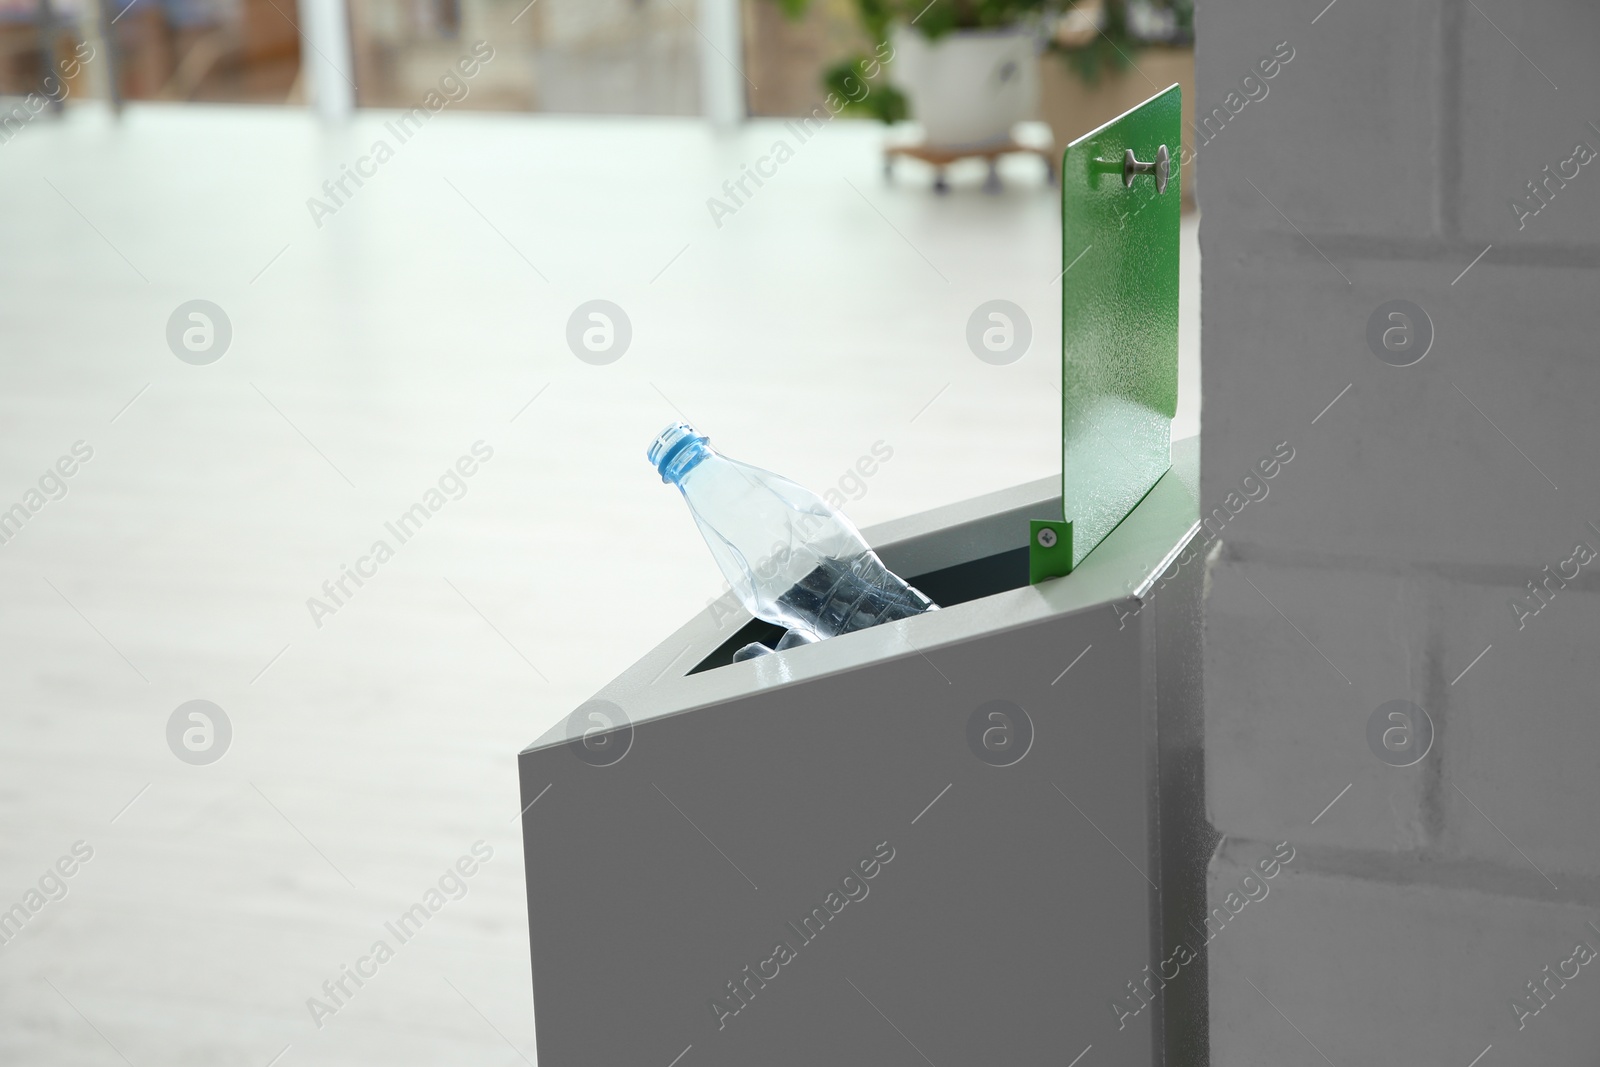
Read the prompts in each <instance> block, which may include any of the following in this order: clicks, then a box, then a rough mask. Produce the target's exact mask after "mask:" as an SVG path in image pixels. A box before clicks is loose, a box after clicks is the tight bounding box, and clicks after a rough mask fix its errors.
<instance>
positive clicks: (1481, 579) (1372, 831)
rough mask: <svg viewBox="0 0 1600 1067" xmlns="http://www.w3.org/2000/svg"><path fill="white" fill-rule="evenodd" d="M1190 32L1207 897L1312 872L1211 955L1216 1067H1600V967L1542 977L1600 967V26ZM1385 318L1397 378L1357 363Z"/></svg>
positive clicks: (1214, 18) (1487, 3) (1265, 15)
mask: <svg viewBox="0 0 1600 1067" xmlns="http://www.w3.org/2000/svg"><path fill="white" fill-rule="evenodd" d="M1196 32H1197V39H1198V52H1197V56H1198V74H1197V81H1198V85H1197V92H1198V100H1197V106H1196V111H1197V114H1199V115H1205V114H1208V113H1211V112H1212V111H1213V108H1214V107H1221V108H1223V111H1224V113H1225V114H1227V115H1228V118H1227V121H1226V122H1225V123H1221V124H1220V125H1219V129H1220V132H1218V130H1205V131H1201V134H1200V135H1196V142H1199V141H1200V140H1201V138H1202V137H1207V138H1208V139H1207V140H1205V141H1204V143H1201V144H1200V146H1199V153H1198V154H1199V156H1200V157H1202V158H1204V159H1205V160H1206V164H1205V166H1204V168H1203V173H1201V174H1200V175H1199V183H1198V199H1199V204H1200V208H1201V223H1200V242H1201V253H1202V259H1203V268H1202V345H1203V361H1202V375H1203V381H1202V391H1203V418H1202V442H1203V450H1202V456H1203V464H1202V478H1201V483H1202V496H1201V506H1202V511H1203V512H1205V513H1206V514H1208V515H1209V516H1211V526H1210V529H1209V530H1208V533H1207V535H1206V536H1209V537H1210V538H1212V545H1211V549H1210V551H1209V553H1208V555H1207V557H1206V564H1205V565H1206V568H1207V570H1206V594H1205V664H1204V669H1205V682H1204V688H1205V701H1206V737H1205V750H1206V760H1205V763H1206V792H1207V813H1208V817H1209V819H1210V820H1211V822H1212V824H1213V826H1214V828H1215V829H1216V830H1217V831H1218V832H1220V833H1221V834H1223V835H1224V844H1223V846H1222V847H1221V849H1220V850H1219V851H1218V853H1217V854H1216V856H1215V857H1214V858H1213V860H1212V864H1211V896H1212V904H1213V905H1214V906H1220V907H1223V908H1224V909H1225V910H1226V908H1227V902H1228V894H1229V893H1230V892H1233V891H1234V890H1235V889H1236V887H1237V886H1238V884H1239V880H1240V879H1241V878H1242V877H1243V876H1244V875H1245V874H1247V873H1248V866H1249V863H1250V862H1252V860H1251V858H1250V857H1253V856H1254V855H1255V854H1257V853H1259V852H1261V851H1262V850H1263V849H1267V850H1270V849H1271V848H1272V846H1273V845H1275V844H1277V843H1278V842H1285V841H1286V842H1290V843H1291V844H1292V846H1293V847H1295V848H1296V849H1298V850H1299V854H1298V858H1297V860H1296V861H1295V862H1294V863H1292V864H1290V865H1288V867H1287V868H1286V872H1285V874H1284V875H1283V876H1282V877H1280V878H1278V879H1277V880H1276V881H1275V882H1273V883H1272V893H1271V895H1270V896H1269V897H1268V898H1266V899H1264V900H1263V901H1261V902H1259V903H1256V902H1252V903H1250V904H1249V905H1248V906H1247V907H1245V908H1244V909H1243V910H1242V912H1240V913H1239V914H1238V915H1237V916H1236V917H1235V918H1234V920H1233V921H1232V922H1231V923H1230V924H1229V926H1228V928H1227V931H1226V932H1225V933H1223V934H1220V935H1218V936H1217V937H1216V938H1215V940H1214V941H1213V942H1211V943H1210V945H1209V946H1208V948H1207V952H1208V962H1209V986H1210V1008H1209V1011H1210V1018H1211V1059H1212V1062H1213V1063H1216V1064H1219V1065H1220V1064H1228V1065H1230V1067H1231V1065H1235V1064H1282V1063H1295V1062H1317V1063H1321V1062H1323V1058H1322V1055H1319V1053H1321V1054H1323V1055H1325V1056H1326V1057H1327V1058H1329V1059H1331V1061H1332V1062H1334V1063H1337V1064H1340V1065H1343V1064H1345V1063H1359V1062H1432V1063H1446V1064H1459V1065H1460V1067H1467V1065H1468V1064H1470V1063H1473V1062H1474V1058H1475V1057H1479V1056H1480V1055H1481V1056H1482V1057H1483V1058H1482V1059H1481V1061H1479V1064H1478V1067H1493V1065H1496V1064H1502V1063H1505V1064H1510V1063H1527V1064H1568V1063H1573V1064H1578V1063H1594V1062H1597V1061H1600V1012H1597V1011H1595V1010H1594V1006H1595V1004H1597V1003H1600V1000H1597V999H1596V998H1600V968H1594V967H1591V966H1588V965H1585V964H1572V965H1571V966H1576V967H1578V974H1577V976H1576V977H1568V978H1567V979H1566V980H1565V983H1564V984H1563V985H1561V986H1560V987H1559V989H1558V990H1555V992H1554V993H1552V992H1551V991H1550V990H1551V989H1555V983H1557V982H1561V981H1562V980H1561V979H1560V978H1559V977H1558V978H1555V979H1551V978H1549V977H1548V974H1549V973H1550V972H1544V971H1542V968H1544V967H1545V966H1546V965H1549V966H1550V967H1551V968H1554V969H1557V971H1558V972H1559V969H1560V968H1561V967H1563V966H1566V964H1565V961H1567V960H1568V959H1570V958H1572V957H1573V953H1574V948H1575V945H1576V944H1577V943H1578V942H1580V941H1582V942H1585V943H1586V944H1587V945H1588V946H1592V948H1593V949H1594V950H1597V951H1600V928H1597V927H1600V825H1597V822H1600V821H1597V820H1596V818H1595V816H1594V813H1595V812H1596V811H1597V810H1600V774H1597V773H1596V768H1597V766H1600V758H1597V757H1600V655H1597V653H1600V464H1597V463H1596V462H1595V457H1596V456H1597V455H1600V420H1597V419H1596V418H1595V416H1594V414H1593V412H1592V409H1593V408H1594V406H1595V404H1596V400H1597V398H1600V155H1595V156H1594V158H1588V157H1589V155H1590V153H1600V66H1597V65H1596V64H1595V62H1594V59H1593V51H1594V48H1595V46H1596V45H1597V44H1600V8H1596V7H1595V6H1594V5H1592V4H1588V3H1580V2H1578V0H1560V2H1557V0H1537V2H1534V3H1529V4H1522V5H1516V4H1511V3H1508V2H1506V0H1492V2H1491V0H1419V2H1416V3H1406V4H1388V3H1379V2H1377V0H1335V2H1334V3H1333V4H1331V5H1329V4H1327V3H1326V0H1313V2H1312V3H1310V4H1305V5H1301V4H1296V5H1283V4H1279V3H1273V2H1268V0H1210V2H1209V3H1205V4H1202V5H1200V6H1199V8H1198V15H1197V27H1196ZM1286 47H1287V48H1290V49H1292V50H1293V58H1292V59H1291V60H1289V61H1288V62H1286V63H1281V65H1280V68H1279V69H1278V70H1277V71H1276V73H1275V75H1274V77H1272V78H1271V79H1270V80H1265V81H1263V82H1261V84H1263V85H1265V87H1266V92H1265V93H1264V94H1263V93H1262V92H1261V90H1260V89H1259V88H1258V87H1257V85H1256V83H1255V82H1254V81H1253V82H1252V83H1250V84H1248V85H1246V84H1244V82H1243V78H1244V76H1245V75H1247V74H1251V72H1252V70H1253V69H1257V65H1258V63H1259V62H1260V60H1261V59H1262V58H1263V57H1270V56H1273V55H1274V54H1275V53H1281V52H1282V51H1283V50H1284V49H1285V48H1286ZM1246 91H1249V92H1250V93H1253V94H1254V96H1255V97H1256V98H1251V99H1248V100H1246V102H1244V103H1243V104H1242V105H1240V103H1239V101H1240V100H1241V99H1243V98H1244V96H1245V93H1246ZM1234 92H1238V93H1239V94H1240V96H1238V97H1234V98H1233V99H1232V101H1231V104H1232V106H1230V100H1229V96H1228V94H1230V93H1234ZM1190 133H1191V135H1194V134H1195V131H1192V130H1191V131H1190ZM1569 161H1570V162H1569ZM1547 166H1548V167H1549V170H1546V169H1545V168H1546V167H1547ZM1529 182H1534V183H1536V185H1537V193H1538V196H1537V198H1536V195H1535V190H1530V188H1529V186H1528V183H1529ZM1519 204H1520V205H1521V206H1520V207H1519V206H1518V205H1519ZM1535 207H1536V208H1537V209H1538V210H1537V211H1536V212H1535V211H1534V210H1533V208H1535ZM1396 300H1404V301H1409V302H1411V303H1413V304H1415V305H1417V306H1418V307H1420V308H1421V309H1422V311H1423V312H1424V313H1425V316H1426V323H1425V324H1424V323H1412V324H1411V326H1412V329H1413V330H1414V331H1420V328H1422V327H1423V326H1424V325H1426V326H1427V328H1428V332H1429V333H1431V337H1432V340H1431V345H1430V346H1429V347H1428V348H1427V354H1426V355H1425V356H1424V357H1422V358H1421V359H1420V360H1419V361H1417V362H1414V363H1411V364H1410V365H1406V366H1399V365H1395V364H1397V363H1404V362H1405V361H1406V360H1405V358H1404V357H1402V356H1398V355H1396V354H1394V353H1389V352H1383V353H1382V354H1383V355H1384V356H1386V358H1380V352H1378V351H1375V350H1374V349H1373V348H1372V347H1371V346H1370V344H1369V340H1368V333H1369V320H1371V319H1373V317H1374V313H1375V312H1377V311H1378V309H1379V308H1380V306H1382V305H1384V304H1386V303H1388V302H1390V301H1396ZM1380 332H1381V330H1380ZM1415 335H1416V334H1414V336H1415ZM1379 349H1380V351H1381V349H1382V346H1381V345H1380V346H1379ZM1412 354H1413V355H1415V350H1413V352H1412ZM1284 450H1291V451H1292V453H1293V458H1292V459H1288V460H1287V461H1280V462H1278V463H1277V464H1276V468H1275V470H1274V473H1273V476H1272V477H1270V478H1267V477H1264V476H1263V475H1262V474H1261V473H1260V464H1261V462H1262V460H1263V458H1264V457H1271V456H1274V455H1275V454H1281V453H1282V452H1283V451H1284ZM1580 546H1581V547H1580ZM1591 556H1592V558H1590V557H1591ZM1530 583H1532V584H1531V585H1530ZM1396 700H1403V701H1408V702H1411V703H1413V704H1415V705H1417V706H1419V707H1420V708H1422V709H1423V710H1424V711H1425V712H1426V716H1427V722H1428V723H1429V724H1430V725H1431V742H1430V746H1429V748H1428V750H1427V753H1426V755H1425V756H1422V757H1421V758H1420V759H1418V760H1416V762H1414V763H1410V764H1409V765H1405V766H1399V765H1396V764H1397V763H1401V762H1404V759H1403V758H1402V757H1400V756H1397V755H1396V754H1394V753H1393V752H1390V753H1389V754H1388V757H1387V760H1386V759H1385V758H1381V757H1380V754H1379V753H1380V751H1381V749H1382V745H1381V742H1379V743H1378V744H1377V746H1376V747H1375V746H1374V744H1373V743H1372V742H1370V741H1369V731H1368V724H1369V720H1370V719H1372V718H1373V716H1374V713H1375V712H1376V711H1377V710H1378V709H1379V707H1380V706H1382V705H1385V704H1386V703H1388V702H1390V701H1396ZM1385 722H1387V720H1385ZM1408 725H1411V724H1409V723H1408ZM1378 733H1379V734H1380V735H1382V726H1380V728H1379V730H1378ZM1401 736H1404V735H1403V734H1402V735H1401ZM1412 736H1415V734H1413V735H1412ZM1235 900H1237V897H1235ZM1591 922H1592V923H1594V924H1595V926H1592V927H1591V926H1589V925H1587V924H1589V923H1591ZM1535 979H1538V980H1542V981H1546V982H1550V983H1551V986H1550V988H1549V989H1547V990H1546V992H1545V993H1543V994H1542V996H1544V997H1546V998H1548V1004H1546V1005H1545V1006H1543V1008H1542V1010H1541V1011H1540V1012H1539V1013H1538V1014H1537V1015H1536V1016H1535V1015H1526V1014H1519V1012H1518V1009H1517V1008H1516V1007H1515V1005H1516V1004H1518V1003H1522V1004H1524V1005H1525V1006H1539V1005H1541V1004H1544V1001H1541V1000H1538V999H1533V996H1534V995H1533V994H1532V993H1531V992H1530V991H1529V990H1528V989H1527V986H1526V983H1528V982H1529V981H1530V980H1535ZM1269 998H1270V1000H1269ZM1524 1010H1528V1009H1527V1008H1526V1007H1525V1009H1524ZM1288 1020H1292V1021H1293V1025H1289V1024H1288ZM1297 1028H1298V1029H1297ZM1301 1031H1303V1032H1301ZM1313 1044H1314V1045H1315V1049H1316V1050H1315V1051H1314V1050H1313V1047H1312V1046H1313ZM1490 1046H1493V1047H1492V1049H1491V1048H1490ZM1486 1050H1488V1051H1486Z"/></svg>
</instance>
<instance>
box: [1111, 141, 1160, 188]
mask: <svg viewBox="0 0 1600 1067" xmlns="http://www.w3.org/2000/svg"><path fill="white" fill-rule="evenodd" d="M1136 174H1154V175H1155V176H1156V195H1158V196H1159V195H1161V194H1162V193H1165V192H1166V191H1167V179H1168V178H1169V177H1170V176H1171V174H1172V155H1171V153H1169V152H1168V151H1167V146H1166V145H1162V146H1161V147H1160V148H1158V149H1156V159H1155V162H1154V163H1141V162H1139V160H1138V159H1136V158H1134V154H1133V149H1131V148H1130V149H1128V150H1127V151H1126V152H1124V153H1123V156H1122V184H1123V187H1124V188H1128V189H1131V188H1133V178H1134V175H1136Z"/></svg>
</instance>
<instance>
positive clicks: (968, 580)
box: [689, 545, 1028, 674]
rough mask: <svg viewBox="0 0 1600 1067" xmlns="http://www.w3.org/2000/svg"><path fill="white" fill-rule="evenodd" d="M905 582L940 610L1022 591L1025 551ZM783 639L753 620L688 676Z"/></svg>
mask: <svg viewBox="0 0 1600 1067" xmlns="http://www.w3.org/2000/svg"><path fill="white" fill-rule="evenodd" d="M906 581H908V582H910V583H911V584H912V585H914V586H916V587H917V588H918V589H920V590H922V591H923V592H924V593H926V594H927V595H928V596H929V597H930V598H931V599H932V600H933V602H934V603H935V604H938V605H939V606H940V607H941V608H949V607H954V606H955V605H957V604H965V603H966V602H967V601H969V600H980V599H982V598H983V597H986V596H993V595H994V594H996V593H1004V592H1007V591H1009V590H1012V589H1021V588H1023V587H1024V586H1026V585H1027V584H1028V547H1027V546H1026V545H1024V546H1022V547H1021V548H1012V549H1007V550H1006V551H1004V552H997V553H995V554H994V555H992V556H984V557H983V558H982V559H974V560H968V561H967V562H966V563H957V564H956V565H954V566H952V567H943V568H941V569H939V570H936V571H929V572H928V573H927V574H918V575H915V576H912V577H908V578H907V579H906ZM782 636H783V628H782V627H779V626H774V625H773V624H772V623H770V622H767V621H765V620H763V619H752V620H750V622H748V623H746V624H745V625H744V626H742V627H740V628H739V630H738V631H737V632H736V633H735V634H734V635H733V636H732V637H730V638H728V639H727V640H726V641H724V642H722V644H720V645H718V646H717V648H716V651H714V652H712V653H711V655H709V656H707V657H706V658H705V659H703V660H701V661H700V662H699V663H697V664H695V666H694V668H693V669H692V670H690V671H689V673H690V674H699V673H700V672H701V671H709V670H713V669H715V668H717V667H726V666H728V665H729V664H731V663H732V662H733V654H734V653H735V652H737V651H739V649H741V648H743V647H744V646H745V645H748V644H749V643H750V642H752V641H759V642H761V643H762V644H763V645H766V646H767V647H768V648H773V647H775V646H776V645H777V643H778V639H779V638H780V637H782Z"/></svg>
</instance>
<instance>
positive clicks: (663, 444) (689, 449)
mask: <svg viewBox="0 0 1600 1067" xmlns="http://www.w3.org/2000/svg"><path fill="white" fill-rule="evenodd" d="M710 440H711V438H709V437H707V436H706V435H705V434H703V433H700V432H699V431H698V430H696V429H695V428H694V427H693V426H690V425H689V424H688V423H686V422H675V423H673V424H672V425H671V426H668V427H667V428H666V429H665V430H662V431H661V432H660V433H658V434H656V439H655V440H654V441H652V442H650V448H649V450H648V451H646V452H645V458H646V459H648V460H649V461H650V463H651V465H652V466H653V467H655V469H656V471H657V472H658V473H659V474H660V475H661V480H662V481H663V482H669V483H671V484H673V485H676V484H677V483H678V482H679V481H680V480H681V479H682V478H683V476H684V475H685V474H688V473H689V470H690V468H692V467H694V466H695V465H696V464H697V463H699V462H700V461H701V460H702V459H704V458H705V457H706V455H707V454H708V453H709V451H710V449H708V448H707V447H706V445H707V444H708V443H709V442H710Z"/></svg>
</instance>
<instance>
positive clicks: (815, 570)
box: [646, 422, 938, 658]
mask: <svg viewBox="0 0 1600 1067" xmlns="http://www.w3.org/2000/svg"><path fill="white" fill-rule="evenodd" d="M646 456H647V458H648V459H649V460H650V462H651V464H653V465H654V466H655V468H656V470H657V472H659V473H660V475H661V480H662V481H664V482H667V483H670V484H672V485H676V486H677V487H678V490H679V491H680V492H681V493H683V499H684V502H685V503H687V504H688V505H689V511H690V513H691V514H692V515H693V516H694V521H695V524H696V525H697V526H699V527H700V534H701V536H702V537H704V538H705V541H706V546H707V547H708V548H710V549H711V555H712V558H714V559H715V560H716V561H717V566H718V567H719V568H721V570H722V575H723V577H725V578H726V579H727V580H728V584H729V585H730V586H732V587H733V590H734V592H735V594H737V595H738V597H739V600H740V602H741V603H742V604H744V606H745V610H747V611H749V612H750V614H752V615H754V616H756V617H757V618H759V619H765V620H766V621H768V622H770V623H773V624H775V625H777V626H782V627H784V628H786V629H788V630H791V631H796V630H798V631H802V634H801V635H800V636H798V637H796V638H795V640H794V641H793V642H792V643H794V644H800V643H806V642H805V638H806V637H812V638H815V639H820V638H828V637H834V636H836V635H838V634H845V633H851V632H852V631H855V630H864V629H866V628H867V627H869V626H876V625H878V624H879V623H884V622H892V621H894V620H896V619H907V618H910V617H911V616H913V615H920V614H922V613H923V612H925V611H935V610H937V609H938V605H937V604H935V603H934V602H933V601H931V600H929V599H928V598H927V597H926V596H924V595H922V593H920V592H918V591H917V590H916V589H914V588H913V587H911V586H910V585H907V584H906V583H905V582H904V581H902V580H901V579H900V578H899V577H898V576H897V575H895V574H894V573H893V572H892V571H890V570H889V568H887V567H885V566H884V565H883V561H882V560H880V559H879V558H878V555H877V553H875V552H873V551H872V549H871V548H869V547H868V546H867V542H866V540H865V539H864V538H863V537H862V536H861V533H860V531H858V530H857V529H856V528H855V526H853V525H852V524H851V522H850V520H849V519H847V518H845V517H844V516H843V515H842V514H840V513H839V512H837V511H835V510H834V509H833V508H832V507H830V506H829V505H828V504H827V503H825V502H824V501H823V500H822V498H821V497H819V496H817V494H815V493H813V492H811V490H809V489H806V488H804V487H803V486H799V485H796V484H795V483H794V482H791V481H789V480H788V479H787V478H783V477H780V476H778V475H776V474H773V473H772V472H771V471H765V470H762V469H761V468H760V467H752V466H750V465H749V464H748V463H740V462H738V461H737V460H732V459H729V458H727V457H726V456H723V455H721V454H720V453H718V452H717V451H716V450H715V449H713V448H712V447H711V446H710V439H709V438H707V437H706V436H705V435H704V434H701V433H698V432H696V431H695V429H694V428H693V427H692V426H689V425H688V424H687V423H682V422H677V423H673V424H672V425H671V426H668V427H667V428H666V429H665V430H662V431H661V433H660V434H658V435H657V436H656V439H655V441H653V442H652V443H651V445H650V449H649V451H648V452H647V453H646ZM788 637H789V635H785V640H787V639H788ZM781 647H783V643H782V642H780V648H781ZM739 653H741V654H744V655H743V657H742V658H749V657H750V656H755V655H761V654H762V653H759V652H756V651H754V650H753V649H751V648H750V647H749V646H748V645H747V646H745V648H742V649H740V650H739Z"/></svg>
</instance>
